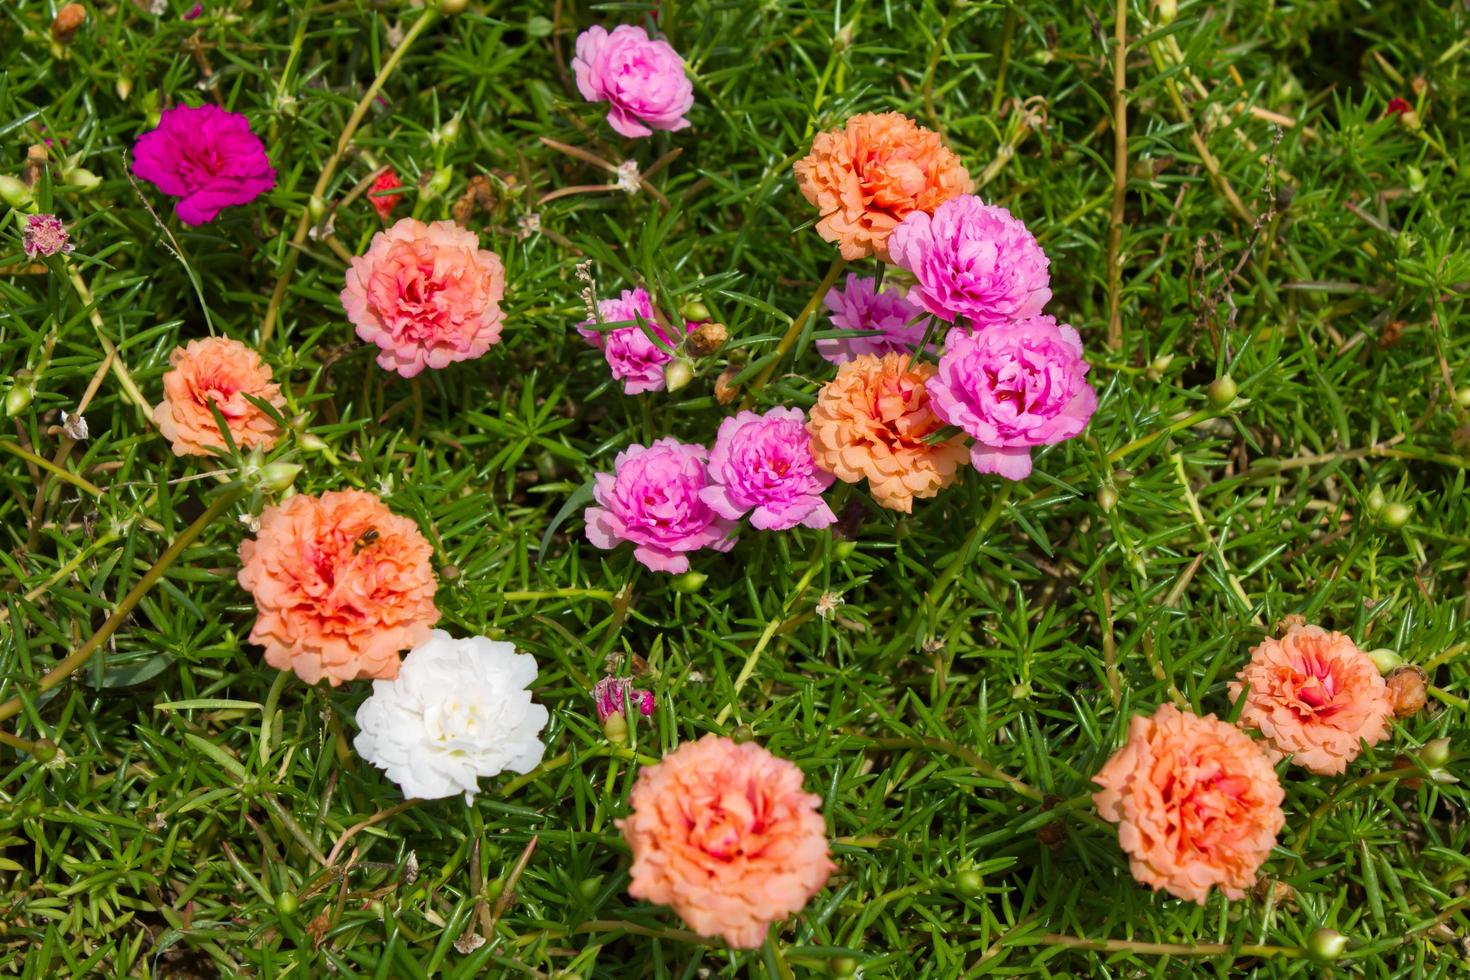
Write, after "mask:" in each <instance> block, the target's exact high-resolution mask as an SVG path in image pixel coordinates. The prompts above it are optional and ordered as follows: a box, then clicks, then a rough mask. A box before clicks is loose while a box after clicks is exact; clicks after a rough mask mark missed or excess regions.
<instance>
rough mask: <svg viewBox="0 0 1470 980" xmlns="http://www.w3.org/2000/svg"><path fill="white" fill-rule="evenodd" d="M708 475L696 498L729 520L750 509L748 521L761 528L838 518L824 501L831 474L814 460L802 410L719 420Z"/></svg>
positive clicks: (820, 523) (812, 524)
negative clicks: (708, 479)
mask: <svg viewBox="0 0 1470 980" xmlns="http://www.w3.org/2000/svg"><path fill="white" fill-rule="evenodd" d="M709 478H710V481H711V485H710V486H707V487H705V488H704V489H703V490H701V491H700V492H699V497H700V499H701V500H703V501H704V502H705V503H707V504H709V505H710V506H711V507H712V508H714V511H715V513H717V514H719V515H720V516H721V517H725V518H729V519H730V520H732V521H734V520H739V519H740V518H741V517H744V516H745V514H746V512H749V513H750V523H751V524H752V525H753V526H755V527H756V528H758V529H759V530H762V531H784V530H786V529H787V528H793V527H796V525H798V524H801V525H804V526H805V527H813V528H822V527H826V526H827V525H829V524H831V523H833V522H834V521H836V520H837V515H836V514H834V513H832V508H831V507H828V506H827V502H826V501H825V500H823V499H822V491H823V490H826V489H827V488H828V487H830V486H831V485H832V474H831V473H827V472H825V471H824V470H821V469H819V468H818V467H817V464H816V461H815V460H813V459H812V437H811V434H810V433H808V432H807V429H806V413H804V412H803V411H802V410H801V409H799V408H773V409H771V410H770V411H769V412H767V413H766V414H765V415H757V414H755V413H754V412H741V413H740V414H739V415H736V416H734V417H733V418H727V419H725V421H723V422H721V423H720V432H719V435H718V436H717V437H716V438H715V448H714V449H712V450H710V457H709Z"/></svg>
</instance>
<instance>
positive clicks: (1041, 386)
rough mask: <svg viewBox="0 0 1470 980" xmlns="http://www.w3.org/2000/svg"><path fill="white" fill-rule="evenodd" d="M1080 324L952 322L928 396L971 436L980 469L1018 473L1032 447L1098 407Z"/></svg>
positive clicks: (1026, 469) (1077, 428)
mask: <svg viewBox="0 0 1470 980" xmlns="http://www.w3.org/2000/svg"><path fill="white" fill-rule="evenodd" d="M1086 374H1087V362H1086V361H1084V360H1083V359H1082V339H1081V338H1080V337H1078V336H1077V331H1076V330H1073V329H1072V328H1071V327H1069V326H1067V325H1065V324H1062V325H1060V326H1059V325H1058V324H1057V321H1056V320H1054V319H1053V318H1051V317H1049V316H1034V317H1029V318H1027V319H1025V320H1017V321H1015V322H1014V323H1006V324H1001V325H1000V326H994V327H990V328H989V329H986V330H982V331H980V332H979V333H974V334H972V333H970V332H969V331H968V330H963V329H959V330H951V331H950V332H949V336H948V337H947V338H946V339H945V350H944V355H943V356H942V357H940V359H939V370H938V371H937V372H936V373H935V374H934V376H933V377H931V378H930V379H929V381H928V385H927V387H928V389H929V404H930V405H931V406H933V408H934V414H935V415H938V416H939V417H940V418H941V419H943V420H944V421H945V422H948V423H949V424H950V425H957V426H959V427H960V428H961V429H964V430H965V431H966V432H968V433H969V434H970V435H971V436H973V437H974V439H975V444H974V445H973V446H971V447H970V462H971V463H972V464H973V465H974V467H975V469H977V470H979V471H980V472H981V473H999V474H1000V475H1001V476H1003V477H1005V478H1006V479H1008V480H1022V479H1025V478H1026V477H1027V476H1028V475H1029V474H1030V473H1031V447H1032V446H1046V445H1051V444H1052V443H1057V442H1061V441H1062V440H1064V439H1070V438H1072V437H1073V436H1075V435H1077V434H1078V433H1079V432H1081V431H1082V430H1083V428H1085V427H1086V426H1087V420H1088V419H1090V418H1092V413H1093V412H1094V411H1096V410H1097V393H1096V392H1094V391H1093V390H1092V386H1091V385H1089V384H1088V383H1087V378H1086Z"/></svg>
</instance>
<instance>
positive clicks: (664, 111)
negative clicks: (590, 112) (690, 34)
mask: <svg viewBox="0 0 1470 980" xmlns="http://www.w3.org/2000/svg"><path fill="white" fill-rule="evenodd" d="M572 70H573V71H574V72H576V74H577V88H578V89H579V90H580V91H581V93H582V97H583V98H584V99H586V100H587V101H588V102H606V103H608V104H609V109H608V112H607V121H608V124H609V125H611V126H612V128H613V129H615V130H617V131H618V132H619V133H621V134H622V135H624V136H630V137H633V136H652V135H653V131H654V130H655V129H668V130H674V129H683V128H684V127H685V126H688V125H689V120H688V119H685V118H684V114H685V113H686V112H688V111H689V109H690V107H691V106H693V105H694V85H693V83H692V82H690V81H689V77H688V76H687V75H686V74H685V73H684V61H683V59H682V58H680V57H679V53H678V52H677V51H675V50H674V49H673V48H672V47H670V46H669V43H668V42H667V41H663V40H651V39H650V38H649V37H648V34H647V33H646V32H645V31H644V30H643V28H641V27H634V26H632V25H631V24H622V25H620V26H618V27H615V28H613V31H612V33H611V34H609V33H608V32H607V31H606V30H604V29H603V28H601V27H589V28H588V29H587V30H585V31H583V32H582V34H581V35H580V36H579V37H578V38H577V54H576V57H574V58H573V59H572Z"/></svg>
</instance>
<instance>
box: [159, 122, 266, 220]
mask: <svg viewBox="0 0 1470 980" xmlns="http://www.w3.org/2000/svg"><path fill="white" fill-rule="evenodd" d="M133 173H134V174H135V175H136V176H138V177H139V178H141V179H143V180H146V181H149V182H150V183H152V184H154V185H156V186H157V187H158V189H159V190H161V191H163V192H164V193H165V194H168V195H170V196H171V197H176V198H178V201H177V202H176V203H175V204H174V213H175V214H177V215H178V216H179V220H180V221H182V222H183V223H184V224H186V225H202V224H205V223H207V222H210V221H213V220H214V218H215V215H217V214H219V213H220V210H221V209H223V208H227V207H230V206H231V205H235V204H249V203H250V202H251V201H253V200H255V199H256V198H257V197H259V196H260V195H262V194H264V193H265V192H266V191H268V190H270V189H271V188H272V187H275V186H276V172H275V170H274V169H273V168H272V167H271V162H270V159H269V158H268V157H267V156H266V155H265V146H264V145H263V144H262V143H261V142H260V140H259V139H258V138H257V137H256V135H255V134H254V133H252V132H251V131H250V123H249V122H248V121H247V120H246V119H245V117H244V116H242V115H240V114H239V113H235V112H226V111H225V110H223V109H221V108H219V107H217V106H213V105H207V104H206V105H202V106H199V107H197V108H195V107H193V106H186V105H180V106H174V107H173V108H172V109H169V110H168V111H167V112H165V113H164V114H163V118H162V119H161V120H159V123H158V128H157V129H154V130H151V131H150V132H147V133H144V134H143V135H142V136H139V137H138V142H137V143H135V144H134V145H133Z"/></svg>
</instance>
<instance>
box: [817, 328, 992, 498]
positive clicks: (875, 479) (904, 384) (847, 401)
mask: <svg viewBox="0 0 1470 980" xmlns="http://www.w3.org/2000/svg"><path fill="white" fill-rule="evenodd" d="M909 361H910V358H909V356H908V355H907V354H885V355H884V356H883V357H881V358H879V357H874V356H873V355H871V354H864V355H862V356H861V357H857V358H854V359H853V360H851V361H848V362H847V363H846V364H844V365H842V366H841V367H839V368H838V369H837V377H836V378H833V379H832V380H831V381H829V382H827V385H826V386H825V387H824V388H823V389H822V391H821V393H820V394H819V395H818V396H817V404H816V406H815V407H814V408H813V409H812V414H811V422H810V423H808V425H807V429H808V431H809V432H811V435H812V455H813V456H814V457H815V458H816V461H817V465H818V466H820V467H822V468H823V469H824V470H826V471H827V472H829V473H832V474H835V475H836V476H837V478H838V479H839V480H844V481H846V482H848V483H857V482H858V481H859V480H863V479H866V480H867V481H868V486H869V488H870V489H871V490H872V492H873V497H874V499H876V500H877V501H878V503H880V504H882V505H883V506H884V507H887V508H889V509H891V510H899V511H903V512H904V513H905V514H907V513H909V512H910V511H911V510H912V509H913V505H914V498H915V497H932V496H934V495H935V494H937V493H938V492H939V491H940V490H942V489H943V488H944V487H947V486H949V485H950V484H951V483H954V482H955V481H956V480H958V479H959V467H960V466H961V464H963V463H964V461H965V457H966V455H967V451H966V449H965V443H964V440H963V439H962V438H959V437H956V438H954V439H947V440H945V441H944V442H940V443H937V444H935V445H930V444H929V443H927V442H925V441H924V440H925V439H926V438H927V437H928V436H930V435H932V434H933V433H935V432H937V431H939V430H940V429H941V428H943V426H944V422H943V421H942V420H941V419H940V418H939V417H938V416H937V415H935V414H934V409H933V407H932V406H931V405H930V402H929V393H928V391H927V390H926V389H925V387H924V384H925V382H927V381H928V380H929V379H930V378H931V377H933V375H934V365H932V364H927V363H916V364H912V365H910V363H909Z"/></svg>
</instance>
